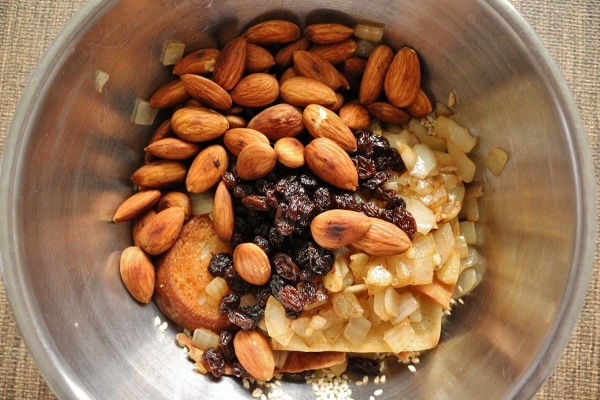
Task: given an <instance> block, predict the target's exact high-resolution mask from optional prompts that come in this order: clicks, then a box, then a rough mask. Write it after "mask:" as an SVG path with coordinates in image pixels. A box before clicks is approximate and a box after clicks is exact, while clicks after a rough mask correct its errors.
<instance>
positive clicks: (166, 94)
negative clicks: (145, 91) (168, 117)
mask: <svg viewBox="0 0 600 400" xmlns="http://www.w3.org/2000/svg"><path fill="white" fill-rule="evenodd" d="M188 97H190V95H189V93H188V92H187V90H186V88H185V86H184V85H183V82H181V80H180V79H173V80H171V81H169V82H167V83H165V84H164V85H163V86H161V87H160V88H158V90H157V91H156V92H154V94H153V95H152V97H150V100H148V105H149V106H150V107H152V108H167V107H171V106H174V105H175V104H178V103H181V102H183V101H185V100H186V99H187V98H188Z"/></svg>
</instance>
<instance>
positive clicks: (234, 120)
mask: <svg viewBox="0 0 600 400" xmlns="http://www.w3.org/2000/svg"><path fill="white" fill-rule="evenodd" d="M225 119H226V120H227V122H228V123H229V128H230V129H233V128H245V127H246V126H248V121H246V119H245V118H244V117H242V116H241V115H230V114H226V115H225Z"/></svg>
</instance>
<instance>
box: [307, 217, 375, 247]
mask: <svg viewBox="0 0 600 400" xmlns="http://www.w3.org/2000/svg"><path fill="white" fill-rule="evenodd" d="M369 228H371V220H370V219H369V217H367V216H366V215H364V214H362V213H360V212H357V211H350V210H328V211H325V212H322V213H321V214H319V215H317V216H316V217H315V218H314V219H313V220H312V222H311V224H310V232H311V234H312V237H313V239H314V240H315V242H317V243H318V244H319V245H321V246H323V247H324V248H326V249H338V248H340V247H344V246H348V245H350V244H352V243H354V242H355V241H356V240H358V239H360V238H361V237H362V236H363V235H365V234H366V233H367V231H368V230H369Z"/></svg>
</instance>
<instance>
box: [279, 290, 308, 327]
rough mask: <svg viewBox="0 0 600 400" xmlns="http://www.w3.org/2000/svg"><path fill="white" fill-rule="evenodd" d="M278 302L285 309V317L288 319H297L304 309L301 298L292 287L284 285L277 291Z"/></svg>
mask: <svg viewBox="0 0 600 400" xmlns="http://www.w3.org/2000/svg"><path fill="white" fill-rule="evenodd" d="M279 301H280V302H281V304H282V305H283V307H284V308H285V313H286V317H288V318H290V319H296V318H298V317H299V316H300V313H301V312H302V309H303V308H304V301H303V300H302V296H300V293H299V292H298V289H296V288H295V287H293V286H292V285H285V286H284V287H283V288H282V289H281V290H280V291H279Z"/></svg>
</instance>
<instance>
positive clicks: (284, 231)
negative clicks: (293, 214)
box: [275, 203, 294, 236]
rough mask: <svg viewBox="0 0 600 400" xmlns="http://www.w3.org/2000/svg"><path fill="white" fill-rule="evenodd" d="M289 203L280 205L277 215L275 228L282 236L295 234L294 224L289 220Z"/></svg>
mask: <svg viewBox="0 0 600 400" xmlns="http://www.w3.org/2000/svg"><path fill="white" fill-rule="evenodd" d="M288 208H289V205H288V204H287V203H279V206H278V207H277V212H276V213H275V228H277V233H279V234H280V235H281V236H289V235H291V234H292V233H293V232H294V222H293V221H291V220H290V219H289V218H288Z"/></svg>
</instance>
